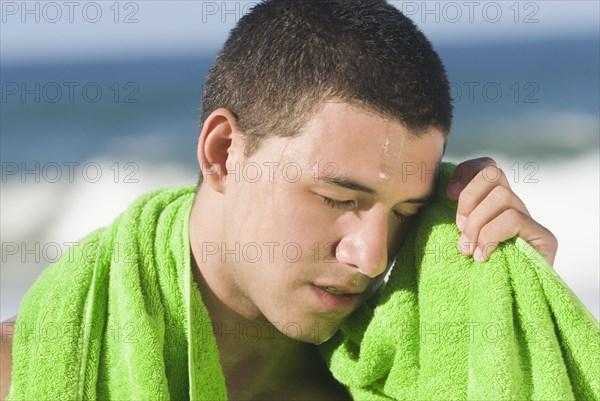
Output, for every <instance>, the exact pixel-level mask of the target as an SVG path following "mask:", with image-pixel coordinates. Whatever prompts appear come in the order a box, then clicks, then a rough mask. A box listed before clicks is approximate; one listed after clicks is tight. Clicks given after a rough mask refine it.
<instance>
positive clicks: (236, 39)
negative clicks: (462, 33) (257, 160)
mask: <svg viewBox="0 0 600 401" xmlns="http://www.w3.org/2000/svg"><path fill="white" fill-rule="evenodd" d="M332 99H336V100H341V101H346V102H348V103H350V104H353V105H358V106H360V107H362V108H365V109H367V110H370V111H373V112H375V113H376V114H379V115H381V116H383V117H386V118H392V119H395V120H397V121H400V122H401V123H402V124H403V125H404V126H406V127H407V128H408V129H409V130H410V131H411V134H413V135H419V134H420V132H423V131H424V130H426V129H428V128H432V127H433V128H437V129H439V130H440V131H441V132H442V133H443V134H444V135H445V136H447V135H448V134H449V132H450V126H451V122H452V103H451V99H450V87H449V84H448V79H447V76H446V71H445V69H444V65H443V63H442V61H441V60H440V58H439V56H438V54H437V53H436V52H435V50H434V49H433V47H432V46H431V43H430V42H429V40H427V38H426V37H425V35H424V34H423V33H422V32H421V31H420V30H419V29H418V28H417V26H416V25H415V24H414V23H413V22H412V21H411V20H410V19H409V18H407V17H406V16H405V15H403V14H402V13H401V12H400V11H399V10H398V9H396V8H395V7H393V6H392V5H390V4H388V3H387V2H386V1H384V0H267V1H264V2H262V3H260V4H257V5H255V6H254V7H253V8H252V9H251V10H250V12H249V13H248V14H246V15H244V16H243V17H242V18H241V19H240V20H239V22H238V23H237V25H236V26H235V28H234V29H233V30H232V31H231V33H230V35H229V38H228V39H227V41H226V42H225V45H224V46H223V48H222V49H221V51H220V52H219V54H218V56H217V59H216V61H215V63H214V64H213V66H212V67H211V68H210V70H209V72H208V76H207V78H206V82H205V85H204V95H203V99H202V113H201V127H202V125H203V124H204V123H205V121H206V119H207V118H208V116H209V115H210V113H212V112H213V111H214V110H216V109H218V108H220V107H224V108H226V109H228V110H229V111H230V112H232V113H233V114H234V116H235V117H236V118H237V122H238V127H239V129H240V131H241V132H242V134H243V138H244V157H245V158H248V157H250V156H252V155H253V154H254V153H255V152H256V151H257V150H258V149H259V148H260V146H261V144H262V142H263V140H264V139H266V138H268V137H271V136H288V137H290V136H296V135H298V134H299V133H300V131H301V129H302V127H303V126H304V125H305V124H306V123H307V122H308V120H310V118H311V117H312V116H313V115H314V113H315V112H316V111H317V110H318V107H319V106H320V105H322V103H323V101H326V100H332Z"/></svg>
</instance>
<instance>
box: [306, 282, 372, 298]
mask: <svg viewBox="0 0 600 401" xmlns="http://www.w3.org/2000/svg"><path fill="white" fill-rule="evenodd" d="M314 285H315V286H317V287H319V288H321V289H322V290H325V291H327V292H330V293H332V294H334V295H359V294H361V293H363V292H365V290H366V287H365V286H359V285H358V282H356V283H351V284H348V283H347V282H339V283H315V284H314Z"/></svg>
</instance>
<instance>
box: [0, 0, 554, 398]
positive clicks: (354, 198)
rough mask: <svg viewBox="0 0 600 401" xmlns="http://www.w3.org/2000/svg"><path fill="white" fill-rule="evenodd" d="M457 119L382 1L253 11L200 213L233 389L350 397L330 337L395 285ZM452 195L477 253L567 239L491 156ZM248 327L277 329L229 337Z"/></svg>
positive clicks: (196, 213) (264, 394)
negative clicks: (544, 221)
mask: <svg viewBox="0 0 600 401" xmlns="http://www.w3.org/2000/svg"><path fill="white" fill-rule="evenodd" d="M451 116H452V106H451V104H450V96H449V86H448V80H447V77H446V73H445V71H444V67H443V65H442V63H441V61H440V60H439V57H438V55H437V53H436V52H435V51H434V50H433V49H432V47H431V45H430V43H429V42H428V41H427V39H426V38H425V37H424V36H423V34H422V33H421V32H420V31H419V30H418V29H417V28H416V27H415V25H414V24H413V23H412V22H411V21H410V20H408V19H407V18H406V17H404V16H403V15H402V14H401V13H400V12H399V11H397V10H396V9H395V8H393V7H392V6H390V5H389V4H387V3H385V2H383V1H379V0H377V1H376V0H371V1H342V0H336V1H319V2H312V1H311V2H301V1H293V0H274V1H267V2H264V3H262V4H260V5H257V6H256V7H255V8H253V9H252V11H251V12H250V13H249V14H247V15H246V16H244V17H243V18H242V19H241V20H240V21H239V23H238V25H237V26H236V27H235V28H234V29H233V31H232V32H231V35H230V37H229V39H228V41H227V42H226V43H225V45H224V47H223V50H222V51H221V52H220V54H219V56H218V58H217V60H216V62H215V64H214V66H213V67H212V69H211V71H210V72H209V75H208V77H207V81H206V85H205V93H204V97H203V111H202V117H201V121H202V131H201V135H200V139H199V143H198V150H197V152H198V160H199V163H200V166H201V168H202V171H203V173H204V174H203V175H202V177H201V181H200V183H199V184H198V190H197V194H196V198H195V201H194V205H193V207H192V210H191V214H190V218H189V239H190V246H191V253H192V255H191V258H192V269H193V275H194V278H195V281H196V283H197V285H198V288H199V290H200V293H201V294H202V299H203V302H204V303H205V305H206V307H207V309H208V312H209V314H210V317H211V320H212V322H213V323H214V328H215V335H216V340H217V345H218V349H219V353H220V361H221V365H222V368H223V372H224V374H225V378H226V383H227V393H228V396H229V398H230V399H345V398H349V397H348V394H347V393H346V392H345V390H344V389H343V388H342V387H341V386H340V385H339V383H337V382H336V381H335V380H334V379H333V377H332V376H331V375H330V374H329V372H328V370H327V368H326V366H325V364H324V362H323V360H322V359H321V358H320V356H319V354H318V353H317V350H316V347H315V346H314V344H320V343H323V342H324V341H327V340H328V339H329V338H330V337H331V336H332V335H333V334H334V333H335V331H336V330H337V329H338V328H339V327H340V325H341V324H342V323H343V322H344V320H345V319H346V318H347V317H348V316H349V315H350V314H351V313H352V311H354V310H356V309H357V308H358V306H359V305H361V304H362V303H364V302H366V301H367V300H368V299H369V297H370V295H372V294H373V293H374V291H375V290H376V289H377V288H378V287H379V285H381V283H382V281H383V279H384V277H385V275H386V273H387V270H388V268H389V266H390V263H389V262H390V261H391V260H392V259H393V257H394V255H395V254H396V252H397V250H398V249H399V246H400V243H401V241H402V239H403V237H404V235H405V233H406V231H407V228H408V225H409V223H411V221H415V220H416V221H417V222H418V217H417V215H418V212H419V210H420V209H421V208H422V207H424V206H425V205H426V204H427V203H428V200H429V199H431V197H432V196H433V190H434V186H435V181H436V175H437V174H436V171H437V170H438V168H439V164H440V161H441V159H442V156H443V154H444V150H445V147H446V143H447V139H448V134H449V131H450V125H451ZM415 167H416V168H417V170H416V171H415ZM250 172H251V173H250ZM489 177H494V179H493V180H490V179H489ZM448 195H449V196H450V197H451V198H452V199H458V214H457V218H456V224H457V225H458V227H459V229H460V230H461V231H462V234H463V235H462V237H461V240H460V241H459V244H458V246H459V247H460V249H461V251H462V252H463V253H465V254H473V256H474V257H475V258H476V260H479V261H484V260H486V259H487V258H488V257H489V254H490V253H491V252H492V251H493V249H494V248H495V246H494V244H497V243H498V242H501V241H504V240H506V239H509V238H512V237H514V236H516V235H519V236H521V237H522V238H523V239H525V240H526V241H528V242H529V243H531V244H532V245H533V246H534V247H535V248H536V249H538V251H539V252H540V253H542V254H543V255H544V257H545V258H546V260H547V261H548V262H549V263H550V264H552V263H553V260H554V255H555V254H556V249H557V242H556V239H555V238H554V236H553V235H552V233H550V232H549V231H548V230H547V229H546V228H544V227H543V226H541V225H540V224H539V223H537V222H535V221H534V220H533V219H532V218H531V217H530V215H529V213H528V211H527V209H526V207H525V205H524V204H523V202H522V201H521V200H520V199H519V198H518V197H517V196H516V195H515V194H514V193H513V192H512V191H511V190H510V187H509V184H508V181H507V179H506V178H505V177H504V175H503V174H502V172H501V171H500V170H499V169H498V168H497V167H496V166H495V163H494V162H493V161H492V160H490V159H478V160H472V161H469V162H465V163H463V164H462V165H461V166H459V168H458V169H457V171H456V179H455V180H454V185H453V186H451V187H449V188H448ZM209 244H210V245H211V248H210V252H209V247H207V245H209ZM250 245H251V246H252V247H251V249H253V250H254V252H255V253H254V254H253V255H254V256H257V257H256V258H255V257H254V256H252V257H249V256H248V255H247V254H242V257H240V253H241V250H242V249H250V248H249V246H250ZM214 246H216V249H215V248H214ZM232 250H233V251H232ZM258 255H261V256H262V258H258ZM267 257H268V260H266V259H267ZM247 324H253V325H258V327H261V328H264V332H270V333H272V335H269V336H261V337H259V338H258V341H252V342H249V341H231V340H229V341H228V336H227V330H231V328H232V327H235V328H238V327H244V325H247ZM290 327H293V328H294V329H293V330H290V329H289V328H290ZM273 328H275V330H273ZM2 346H3V349H2V351H3V358H2V360H3V362H2V363H3V371H2V384H3V389H2V392H3V394H5V392H6V391H7V390H8V389H7V384H8V383H9V381H10V342H7V343H3V344H2Z"/></svg>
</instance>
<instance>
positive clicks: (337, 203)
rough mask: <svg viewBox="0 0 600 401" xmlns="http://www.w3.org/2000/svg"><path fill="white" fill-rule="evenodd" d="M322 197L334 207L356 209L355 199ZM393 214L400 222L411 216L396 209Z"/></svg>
mask: <svg viewBox="0 0 600 401" xmlns="http://www.w3.org/2000/svg"><path fill="white" fill-rule="evenodd" d="M320 196H321V198H323V202H324V203H325V204H326V205H327V206H329V207H331V208H332V209H333V208H338V209H339V210H352V209H354V201H351V200H347V201H339V200H335V199H331V198H328V197H326V196H322V195H320ZM392 214H393V215H394V217H395V218H396V220H398V221H400V222H404V221H406V220H408V219H409V218H410V217H411V216H407V215H404V214H402V213H399V212H397V211H395V210H393V211H392Z"/></svg>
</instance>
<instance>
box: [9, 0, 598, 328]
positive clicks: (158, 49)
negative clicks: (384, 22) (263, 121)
mask: <svg viewBox="0 0 600 401" xmlns="http://www.w3.org/2000/svg"><path fill="white" fill-rule="evenodd" d="M390 3H392V4H393V5H394V6H395V7H397V8H399V9H400V10H402V11H403V12H405V14H407V15H408V16H409V17H410V18H411V19H413V21H415V23H417V24H418V25H419V26H420V28H421V29H422V31H423V32H424V33H425V34H426V35H427V36H428V38H429V39H430V40H431V42H432V43H433V45H434V47H435V48H436V49H437V50H438V52H439V53H440V55H441V57H442V59H443V60H444V62H445V65H446V67H447V70H448V74H449V78H450V81H451V87H452V96H453V99H454V105H455V118H454V125H453V129H452V133H451V141H450V145H449V147H448V149H447V160H451V161H455V162H460V161H463V160H466V159H468V158H472V157H480V156H491V157H493V158H495V159H496V161H497V162H498V163H499V164H500V166H501V167H502V168H503V170H504V171H505V172H506V175H507V176H508V178H509V181H510V183H511V186H512V187H513V188H514V190H515V192H516V193H517V194H518V195H519V196H520V197H521V198H522V199H523V201H524V202H525V204H526V205H527V207H528V209H529V211H530V213H531V215H532V216H533V217H534V218H535V219H536V220H537V221H539V222H540V223H541V224H543V225H544V226H546V227H547V228H548V229H550V230H551V231H552V232H553V233H554V234H555V235H556V236H557V238H558V240H559V244H560V245H559V250H558V254H557V257H556V262H555V269H556V271H557V272H558V274H559V275H560V276H561V277H562V279H563V280H564V281H565V282H566V283H567V284H568V285H569V286H570V287H571V288H572V289H573V291H574V292H575V293H576V295H577V296H578V297H579V298H580V299H581V301H582V302H583V303H584V304H585V305H586V307H587V308H588V309H589V310H590V312H592V314H594V315H595V316H596V318H598V317H599V314H600V300H599V292H600V291H599V287H600V271H599V266H600V264H599V250H598V245H599V242H600V241H599V182H600V179H599V137H600V110H599V103H600V100H599V93H600V87H599V86H600V77H599V74H600V73H599V71H600V56H599V48H600V39H599V35H600V33H599V32H600V28H599V14H600V11H599V3H598V2H596V1H554V0H553V1H535V2H521V1H520V2H516V1H498V2H487V1H483V2H477V1H472V2H446V1H435V2H434V1H419V2H405V1H402V2H401V1H391V2H390ZM255 4H256V2H249V1H248V2H244V1H241V2H238V1H218V2H213V1H193V0H192V1H160V0H158V1H118V2H117V1H96V2H88V1H83V2H79V1H73V2H48V1H43V2H42V1H4V0H3V1H2V2H0V8H1V10H0V11H1V17H0V18H1V25H0V29H1V31H0V73H1V77H0V80H1V103H0V106H1V111H0V132H1V153H0V155H1V161H2V183H1V185H2V191H1V222H2V226H1V235H2V267H1V270H0V280H1V284H0V286H1V287H0V290H1V294H0V303H1V311H0V312H1V319H2V320H4V319H6V318H8V317H10V316H12V315H14V314H16V313H17V312H18V308H19V303H20V301H21V299H22V298H23V296H24V294H25V293H26V291H27V290H28V288H29V287H30V286H31V285H32V284H33V282H34V281H35V279H36V277H37V276H38V275H39V273H40V272H41V271H42V270H43V269H44V268H45V267H46V266H47V265H48V264H50V263H51V262H53V261H55V260H57V259H58V257H59V256H60V254H61V253H62V252H64V250H65V249H66V248H67V247H68V246H69V244H71V243H73V242H75V241H77V240H79V239H81V238H82V237H83V236H85V235H86V234H87V233H89V232H90V231H91V230H93V229H94V228H97V227H100V226H104V225H107V224H110V223H111V221H112V220H113V219H114V217H116V215H117V214H118V213H120V212H121V211H122V210H124V209H125V208H126V206H127V205H128V204H129V203H130V202H131V201H132V200H133V199H135V198H136V197H137V196H139V195H140V194H142V193H144V192H146V191H148V190H151V189H154V188H160V187H165V186H178V185H184V184H193V183H195V182H196V180H197V175H198V165H197V161H196V142H197V137H198V133H199V128H198V118H199V117H198V111H199V107H200V100H201V94H202V89H203V81H204V77H205V74H206V72H207V70H208V68H209V67H210V65H211V64H212V62H213V61H214V59H215V57H216V54H217V52H218V50H219V49H220V47H221V45H222V44H223V43H224V41H225V39H226V37H227V34H228V32H229V30H230V29H231V28H232V27H233V26H234V25H235V23H236V21H237V20H238V19H239V18H240V17H241V16H242V15H244V14H245V13H247V12H248V11H249V10H250V9H251V7H252V6H253V5H255ZM248 68H252V67H251V66H248Z"/></svg>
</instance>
